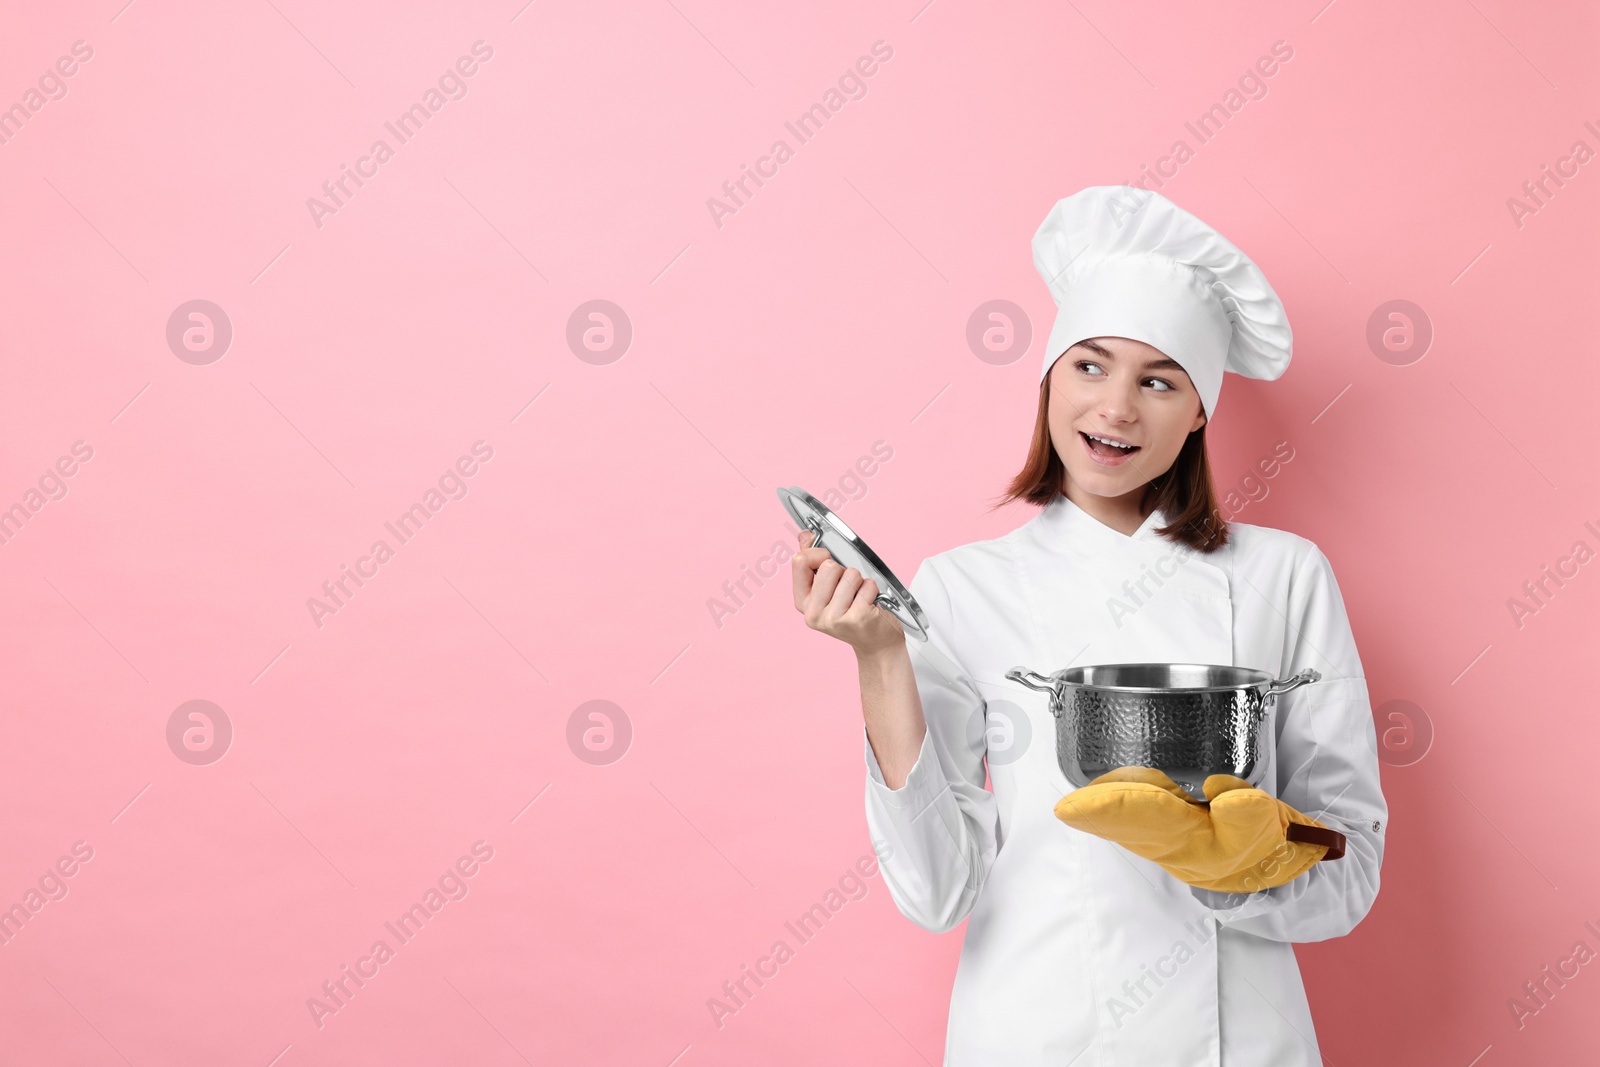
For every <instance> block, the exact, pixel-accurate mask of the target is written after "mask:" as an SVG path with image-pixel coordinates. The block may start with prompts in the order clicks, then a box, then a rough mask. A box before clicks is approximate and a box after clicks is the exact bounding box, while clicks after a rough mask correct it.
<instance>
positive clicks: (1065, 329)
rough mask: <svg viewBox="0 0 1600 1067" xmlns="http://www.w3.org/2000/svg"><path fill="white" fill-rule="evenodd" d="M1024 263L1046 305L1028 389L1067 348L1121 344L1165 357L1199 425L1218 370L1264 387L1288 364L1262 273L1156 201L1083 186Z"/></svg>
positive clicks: (1052, 216)
mask: <svg viewBox="0 0 1600 1067" xmlns="http://www.w3.org/2000/svg"><path fill="white" fill-rule="evenodd" d="M1033 264H1034V266H1035V267H1037V268H1038V270H1039V274H1040V276H1041V277H1043V278H1044V280H1045V284H1046V285H1048V286H1049V287H1050V295H1051V296H1053V297H1054V298H1055V302H1056V307H1057V309H1058V310H1057V312H1056V322H1055V326H1054V327H1053V328H1052V329H1051V330H1050V339H1049V342H1048V343H1047V344H1046V346H1045V352H1044V368H1043V370H1042V371H1041V372H1040V374H1039V380H1040V381H1043V380H1044V377H1045V375H1047V374H1049V373H1050V368H1051V367H1052V366H1054V365H1055V362H1056V360H1057V359H1059V358H1060V357H1061V354H1062V353H1063V352H1065V351H1066V350H1067V349H1068V348H1071V347H1072V346H1073V345H1075V344H1077V343H1078V342H1079V341H1082V340H1085V339H1086V338H1090V337H1129V338H1132V339H1133V340H1135V341H1143V342H1144V343H1145V344H1148V345H1151V346H1153V347H1155V348H1159V349H1160V350H1161V351H1162V352H1163V353H1165V354H1166V355H1167V356H1170V357H1171V358H1172V359H1174V360H1177V362H1178V363H1179V364H1180V365H1181V366H1182V367H1183V369H1184V370H1185V371H1186V372H1188V375H1189V378H1190V380H1191V381H1193V382H1194V386H1195V388H1196V389H1197V390H1198V391H1199V393H1200V403H1201V404H1202V406H1204V408H1205V411H1206V417H1207V418H1208V419H1209V418H1210V417H1211V415H1212V413H1213V411H1214V409H1215V408H1216V403H1217V394H1218V393H1219V392H1221V390H1222V372H1223V371H1225V370H1230V371H1233V372H1234V373H1236V374H1242V375H1244V376H1245V377H1247V378H1266V379H1273V378H1277V377H1278V376H1279V375H1281V374H1282V373H1283V371H1284V368H1286V367H1288V365H1289V355H1290V349H1291V341H1292V338H1291V335H1290V332H1289V318H1288V316H1287V315H1286V314H1285V312H1284V309H1283V302H1282V301H1280V300H1279V299H1278V294H1277V293H1275V292H1273V291H1272V286H1270V285H1268V284H1267V279H1266V276H1265V275H1263V274H1262V273H1261V270H1260V268H1259V267H1257V266H1256V265H1255V264H1254V263H1253V262H1251V261H1250V257H1249V256H1246V255H1245V254H1244V253H1243V252H1241V251H1239V250H1238V249H1237V248H1235V247H1234V246H1233V244H1232V243H1231V242H1229V241H1228V239H1227V238H1226V237H1223V236H1222V234H1220V233H1218V232H1217V231H1216V230H1214V229H1212V228H1211V227H1210V226H1207V225H1206V224H1205V223H1203V222H1201V221H1200V220H1199V219H1197V218H1195V217H1194V216H1193V215H1191V214H1189V213H1188V212H1187V211H1185V210H1183V209H1182V208H1180V207H1179V206H1178V205H1176V204H1174V203H1173V202H1172V201H1170V200H1168V199H1167V198H1166V197H1164V196H1162V195H1161V194H1160V193H1155V192H1151V191H1150V190H1148V189H1137V188H1134V187H1132V186H1127V185H1094V186H1090V187H1088V188H1086V189H1081V190H1079V191H1078V192H1076V193H1074V194H1072V195H1071V196H1069V197H1067V198H1065V199H1064V200H1058V201H1056V205H1055V206H1054V207H1053V208H1051V209H1050V213H1049V214H1048V215H1046V216H1045V218H1044V222H1043V223H1041V224H1040V226H1039V230H1038V232H1037V233H1035V234H1034V235H1033Z"/></svg>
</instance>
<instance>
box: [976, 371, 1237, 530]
mask: <svg viewBox="0 0 1600 1067" xmlns="http://www.w3.org/2000/svg"><path fill="white" fill-rule="evenodd" d="M1210 424H1211V420H1210V419H1207V420H1206V426H1209V425H1210ZM1206 426H1201V427H1200V428H1199V429H1198V430H1194V431H1192V432H1190V434H1189V438H1188V440H1186V441H1184V442H1183V448H1182V449H1181V450H1180V451H1179V452H1178V458H1177V459H1175V460H1173V461H1172V466H1171V467H1170V468H1168V469H1167V470H1166V471H1164V472H1163V473H1161V474H1159V475H1157V476H1156V477H1154V478H1152V479H1150V481H1149V483H1148V484H1146V485H1145V489H1144V496H1143V497H1142V498H1141V500H1140V504H1141V505H1142V506H1144V507H1146V508H1149V507H1151V506H1152V505H1153V506H1154V507H1157V508H1160V509H1161V512H1162V514H1164V515H1166V516H1168V517H1169V518H1171V519H1172V522H1171V523H1170V524H1169V525H1167V526H1161V527H1157V528H1156V532H1157V533H1159V534H1160V535H1161V536H1162V537H1165V538H1166V539H1167V540H1169V541H1173V542H1176V543H1179V544H1184V545H1188V546H1189V547H1190V548H1192V549H1194V550H1195V551H1197V552H1215V551H1216V550H1217V549H1219V548H1221V547H1222V546H1223V545H1225V544H1227V543H1228V521H1227V520H1226V519H1225V518H1223V516H1222V509H1221V508H1219V507H1218V506H1217V498H1216V494H1215V493H1214V492H1213V490H1212V486H1211V462H1210V460H1209V459H1208V458H1207V456H1206ZM1066 474H1067V469H1066V466H1065V465H1064V464H1063V463H1062V462H1061V457H1060V456H1058V455H1056V450H1055V447H1054V446H1053V445H1052V444H1051V441H1050V376H1049V375H1048V374H1046V375H1045V377H1044V381H1042V382H1040V383H1039V411H1038V415H1037V416H1036V417H1035V419H1034V423H1033V442H1032V444H1030V445H1029V446H1028V458H1027V460H1026V462H1024V463H1023V465H1022V470H1020V471H1018V472H1017V475H1016V477H1014V478H1012V479H1011V484H1010V485H1008V486H1006V491H1005V494H1004V495H1003V496H1002V497H1001V498H1000V500H999V501H997V502H996V503H995V504H994V505H992V506H991V508H990V510H991V511H992V510H994V508H997V507H1000V506H1001V505H1002V504H1008V503H1010V502H1011V501H1013V500H1026V501H1027V502H1028V503H1030V504H1037V505H1038V506H1040V507H1044V506H1045V505H1047V504H1049V503H1051V502H1052V501H1053V500H1055V499H1056V498H1057V497H1059V496H1062V495H1064V494H1063V493H1062V492H1061V485H1062V483H1063V482H1064V481H1065V479H1066Z"/></svg>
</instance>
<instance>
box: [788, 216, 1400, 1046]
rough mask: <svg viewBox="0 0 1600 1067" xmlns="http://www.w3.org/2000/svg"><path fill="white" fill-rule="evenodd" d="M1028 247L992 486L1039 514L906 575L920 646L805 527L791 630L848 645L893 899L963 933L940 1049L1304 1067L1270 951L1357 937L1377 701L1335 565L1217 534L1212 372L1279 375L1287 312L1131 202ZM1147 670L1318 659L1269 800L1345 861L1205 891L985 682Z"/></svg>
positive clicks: (1295, 668)
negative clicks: (1114, 819)
mask: <svg viewBox="0 0 1600 1067" xmlns="http://www.w3.org/2000/svg"><path fill="white" fill-rule="evenodd" d="M1033 247H1034V259H1035V264H1036V265H1037V266H1038V268H1039V271H1040V273H1041V275H1042V276H1043V277H1044V279H1045V281H1046V283H1047V284H1048V285H1049V286H1050V287H1051V292H1052V295H1053V296H1054V298H1055V300H1056V302H1057V304H1058V313H1057V318H1056V323H1055V326H1054V328H1053V329H1052V330H1051V334H1050V339H1049V341H1048V343H1047V347H1046V352H1045V360H1044V367H1043V371H1042V375H1041V382H1040V392H1039V408H1038V416H1037V422H1036V424H1035V427H1034V434H1033V447H1032V450H1031V452H1030V454H1029V457H1028V461H1027V464H1026V465H1025V467H1024V469H1023V471H1022V472H1021V473H1020V474H1019V475H1018V476H1017V477H1016V479H1015V480H1014V481H1013V483H1012V484H1011V486H1010V491H1009V493H1008V494H1007V497H1006V499H1025V500H1027V501H1029V502H1031V503H1034V504H1037V505H1040V506H1041V510H1040V512H1039V513H1038V514H1037V515H1036V516H1034V517H1033V518H1032V519H1030V520H1029V521H1028V522H1027V523H1025V524H1023V525H1022V526H1020V527H1018V528H1017V529H1015V530H1013V531H1012V532H1011V533H1009V534H1007V535H1005V536H1003V537H999V538H995V539H993V540H987V541H979V542H975V543H973V544H969V545H963V546H961V547H959V548H955V549H952V550H950V551H947V552H943V553H940V554H938V555H935V556H933V557H931V558H929V559H927V560H925V561H924V562H923V564H922V566H921V567H920V568H919V569H918V571H917V573H916V575H915V577H914V578H913V580H912V583H911V586H910V588H911V592H912V594H913V596H915V597H916V599H917V601H918V602H919V603H920V604H921V605H922V607H923V609H924V611H925V612H926V614H927V618H928V624H929V638H928V640H927V641H926V642H919V641H908V640H906V637H905V634H904V632H903V631H902V630H901V628H900V626H899V624H898V623H897V622H896V621H895V619H894V618H893V616H891V615H890V614H888V613H887V612H885V611H883V610H882V609H881V608H879V607H877V606H876V605H875V604H874V603H873V601H874V598H875V597H876V596H877V595H878V593H879V590H878V588H877V586H876V585H875V583H873V582H871V581H863V580H862V577H861V575H860V573H859V572H857V571H856V570H854V569H853V568H852V569H850V570H844V569H842V568H841V567H840V566H839V564H837V563H836V562H834V561H833V560H832V559H831V558H829V556H828V553H827V551H826V550H825V549H821V548H810V547H809V545H810V540H811V534H810V531H802V532H801V533H800V548H801V550H800V552H799V553H798V554H797V555H796V556H795V559H794V564H793V568H794V582H795V605H796V607H797V608H799V609H800V610H801V611H803V612H804V613H805V619H806V622H807V624H808V625H809V626H810V627H812V628H813V629H817V630H821V631H822V632H823V633H826V634H829V635H831V636H833V637H836V638H838V639H840V640H843V641H845V642H847V643H849V644H850V645H851V646H852V647H853V648H854V650H855V652H856V657H857V663H858V667H859V672H860V683H861V699H862V707H863V712H864V716H865V722H864V754H865V760H866V767H867V781H866V812H867V825H868V828H869V831H870V834H871V836H872V838H873V840H874V842H875V843H880V852H881V855H882V860H881V869H882V871H883V876H884V881H885V884H887V886H888V887H889V891H890V894H891V896H892V897H893V899H894V902H895V905H896V906H897V907H898V908H899V909H900V911H901V912H902V913H903V914H904V915H905V916H906V917H907V918H909V919H911V920H912V921H913V922H915V923H917V924H918V925H919V926H922V927H923V928H925V929H927V930H930V931H934V932H943V931H947V930H950V929H952V928H954V927H955V926H956V925H957V924H958V923H960V922H961V921H962V920H963V919H967V920H968V924H967V931H966V937H965V941H964V942H963V945H962V952H961V960H960V964H959V966H958V968H957V971H956V977H955V986H954V989H953V991H952V995H951V1003H950V1018H949V1025H948V1031H947V1034H946V1051H945V1063H946V1064H948V1065H955V1067H976V1065H980V1064H982V1065H989V1064H1006V1065H1008V1067H1025V1065H1035V1064H1038V1065H1045V1064H1051V1065H1059V1067H1066V1065H1068V1064H1080V1065H1088V1064H1096V1065H1111V1064H1117V1065H1121V1067H1148V1065H1155V1064H1181V1065H1184V1067H1190V1065H1196V1064H1214V1065H1225V1067H1244V1065H1255V1064H1271V1065H1273V1067H1284V1065H1293V1064H1306V1065H1312V1064H1318V1063H1320V1056H1319V1053H1318V1050H1317V1042H1316V1036H1315V1032H1314V1030H1313V1027H1312V1021H1311V1014H1310V1010H1309V1007H1308V1005H1307V1002H1306V996H1305V990H1304V987H1303V986H1302V984H1301V980H1300V972H1299V969H1298V966H1297V965H1296V962H1295V957H1294V952H1293V949H1292V947H1291V943H1292V942H1296V941H1319V940H1323V939H1326V938H1331V937H1339V936H1342V935H1344V934H1346V933H1349V932H1350V930H1351V929H1352V928H1353V927H1354V926H1355V925H1356V924H1357V923H1358V922H1360V921H1361V919H1362V918H1363V917H1364V916H1365V915H1366V913H1367V911H1368V909H1369V908H1370V907H1371V906H1372V902H1373V899H1374V898H1375V896H1376V894H1377V890H1378V869H1379V865H1380V863H1381V860H1382V854H1383V836H1382V835H1383V828H1384V822H1385V819H1386V817H1387V807H1386V805H1385V802H1384V799H1383V794H1382V792H1381V789H1380V787H1379V782H1378V766H1377V758H1376V753H1377V749H1376V743H1375V740H1376V739H1375V736H1374V734H1375V732H1374V729H1373V724H1372V715H1371V706H1370V704H1369V700H1368V695H1367V688H1366V681H1365V678H1364V676H1363V674H1362V668H1361V661H1360V658H1359V657H1358V655H1357V652H1356V646H1355V642H1354V640H1353V638H1352V636H1351V633H1350V626H1349V622H1348V619H1347V618H1346V615H1345V610H1344V605H1343V602H1342V599H1341V597H1340V593H1339V589H1338V586H1337V585H1336V584H1335V581H1334V576H1333V571H1332V568H1331V567H1330V566H1329V563H1328V560H1327V558H1326V557H1325V556H1324V555H1323V554H1322V552H1321V551H1320V550H1319V549H1318V548H1317V546H1316V545H1315V544H1314V543H1312V542H1311V541H1309V540H1306V539H1305V538H1303V537H1300V536H1297V535H1295V534H1292V533H1288V532H1285V531H1282V530H1274V529H1269V528H1266V527H1260V526H1253V525H1249V524H1245V523H1232V524H1230V523H1228V522H1226V521H1224V520H1223V518H1222V516H1221V514H1220V512H1219V510H1218V509H1217V507H1216V504H1215V501H1214V499H1213V495H1212V486H1211V477H1210V470H1209V466H1208V464H1207V460H1206V450H1205V427H1206V425H1207V423H1208V422H1209V420H1210V418H1211V417H1212V415H1213V413H1214V411H1215V406H1216V401H1217V396H1218V393H1219V392H1220V388H1221V383H1222V375H1223V372H1224V370H1232V371H1234V372H1236V373H1240V374H1244V375H1246V376H1249V377H1255V378H1267V379H1273V378H1277V377H1278V376H1279V375H1280V374H1281V373H1282V372H1283V369H1284V368H1285V367H1286V366H1287V364H1288V361H1289V354H1290V332H1289V327H1288V323H1287V320H1286V317H1285V315H1284V312H1283V307H1282V304H1281V303H1280V302H1279V300H1278V298H1277V296H1276V294H1275V293H1274V292H1273V291H1272V289H1271V287H1270V286H1269V285H1267V283H1266V279H1265V278H1264V277H1262V276H1261V273H1260V271H1259V270H1258V269H1257V268H1256V266H1255V264H1253V263H1252V262H1251V261H1250V260H1249V259H1248V258H1247V257H1245V256H1244V255H1243V253H1241V252H1240V251H1239V250H1238V249H1237V248H1235V247H1234V246H1233V245H1232V244H1230V243H1228V242H1227V240H1226V239H1224V238H1223V237H1222V236H1221V235H1220V234H1218V233H1217V232H1216V231H1215V230H1213V229H1211V228H1210V227H1209V226H1206V225H1205V224H1204V223H1203V222H1201V221H1200V220H1198V219H1196V218H1194V217H1193V216H1191V215H1189V214H1188V213H1186V212H1184V211H1182V210H1181V209H1179V208H1178V207H1176V206H1175V205H1173V204H1172V203H1171V202H1170V201H1168V200H1166V199H1165V198H1164V197H1161V196H1159V195H1158V194H1155V193H1152V192H1149V191H1147V190H1140V189H1132V188H1127V187H1119V186H1102V187H1092V188H1089V189H1085V190H1082V191H1081V192H1079V193H1077V194H1075V195H1074V196H1071V197H1068V198H1066V199H1064V200H1062V201H1060V202H1059V203H1057V204H1056V206H1055V207H1054V208H1053V209H1052V211H1051V212H1050V214H1049V215H1048V216H1047V217H1046V219H1045V221H1044V223H1043V225H1041V227H1040V228H1039V231H1038V233H1037V234H1036V235H1035V237H1034V241H1033ZM1141 661H1148V662H1191V663H1213V664H1231V665H1237V666H1243V667H1251V668H1258V669H1261V670H1265V671H1269V672H1271V673H1272V675H1273V676H1274V677H1278V678H1282V677H1287V676H1289V675H1291V674H1296V673H1298V672H1300V671H1302V670H1304V669H1306V668H1308V667H1312V668H1315V669H1316V670H1317V671H1319V672H1320V674H1321V679H1320V681H1318V682H1316V683H1314V684H1311V685H1306V686H1302V687H1301V688H1298V689H1295V690H1293V691H1292V692H1290V693H1287V694H1285V695H1283V696H1280V697H1278V698H1277V705H1276V706H1277V714H1276V720H1275V728H1276V732H1277V745H1276V753H1275V762H1274V763H1273V764H1272V765H1271V766H1269V768H1268V771H1267V778H1266V781H1265V783H1264V788H1265V789H1267V790H1268V791H1270V792H1271V793H1272V794H1273V795H1274V796H1276V797H1277V798H1278V800H1281V801H1283V802H1284V803H1285V804H1286V805H1287V806H1288V808H1289V809H1292V810H1294V811H1295V812H1298V813H1301V814H1303V815H1305V816H1307V817H1309V818H1310V819H1312V820H1315V822H1317V823H1318V824H1320V825H1322V826H1326V827H1328V828H1331V829H1334V830H1337V831H1339V832H1341V833H1343V834H1344V835H1345V837H1346V841H1347V847H1346V851H1345V854H1344V855H1343V856H1342V857H1340V858H1339V859H1337V861H1336V862H1329V861H1326V860H1325V861H1324V862H1318V863H1314V864H1312V865H1311V866H1310V869H1309V870H1307V871H1305V873H1303V874H1299V875H1298V876H1296V877H1294V879H1293V880H1292V881H1289V882H1287V883H1286V884H1282V885H1272V886H1271V887H1270V888H1264V889H1261V890H1259V891H1256V892H1243V893H1227V892H1216V891H1211V890H1205V889H1200V888H1196V887H1195V886H1194V885H1191V884H1186V883H1185V881H1180V880H1179V879H1178V878H1177V877H1174V876H1173V875H1172V874H1169V873H1168V868H1164V867H1163V866H1161V865H1158V864H1157V863H1155V862H1152V861H1150V860H1147V859H1144V858H1142V856H1141V855H1139V854H1136V853H1135V852H1134V851H1130V849H1129V848H1125V847H1123V845H1122V844H1120V843H1118V839H1117V837H1116V835H1115V834H1108V835H1102V836H1096V835H1095V834H1094V833H1090V832H1084V830H1082V829H1079V828H1075V827H1074V825H1072V821H1071V820H1069V819H1068V818H1067V816H1066V815H1065V814H1060V816H1059V817H1058V811H1057V809H1056V805H1057V804H1058V802H1059V801H1061V800H1062V798H1063V797H1064V796H1065V795H1068V794H1071V793H1073V786H1072V785H1071V783H1069V782H1068V781H1067V780H1066V779H1065V777H1064V776H1063V775H1062V774H1061V772H1060V769H1059V768H1058V766H1057V764H1056V760H1055V723H1054V720H1053V719H1052V717H1051V715H1050V713H1049V708H1048V698H1047V696H1046V695H1044V694H1041V693H1036V692H1034V691H1032V690H1029V689H1027V688H1025V687H1024V686H1022V685H1021V684H1019V683H1017V682H1015V681H1012V680H1010V679H1008V678H1006V676H1005V672H1006V671H1007V670H1008V669H1009V668H1012V667H1015V666H1018V665H1021V664H1027V665H1030V666H1036V667H1037V668H1040V669H1043V670H1045V671H1053V670H1058V669H1061V668H1064V667H1068V666H1072V665H1077V664H1092V663H1126V662H1141ZM986 757H987V776H988V778H989V779H990V780H991V781H992V787H993V791H992V792H991V791H990V790H989V789H986V788H985V775H986V769H985V762H986ZM1089 788H1095V787H1089ZM1175 844H1178V845H1182V844H1183V842H1181V841H1180V842H1175ZM1251 884H1260V883H1251ZM1268 884H1270V883H1268Z"/></svg>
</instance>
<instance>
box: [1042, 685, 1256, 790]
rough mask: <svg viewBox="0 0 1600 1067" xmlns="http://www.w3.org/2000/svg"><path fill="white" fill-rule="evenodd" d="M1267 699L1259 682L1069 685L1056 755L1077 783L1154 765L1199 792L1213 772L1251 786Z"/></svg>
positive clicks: (1254, 782)
mask: <svg viewBox="0 0 1600 1067" xmlns="http://www.w3.org/2000/svg"><path fill="white" fill-rule="evenodd" d="M1265 712H1266V709H1265V705H1264V702H1263V700H1262V696H1261V692H1260V691H1259V690H1258V689H1256V688H1254V687H1242V688H1240V689H1232V690H1225V691H1221V692H1217V691H1212V692H1200V693H1112V692H1106V691H1104V690H1096V689H1089V688H1082V689H1069V690H1067V692H1066V694H1065V700H1064V702H1063V706H1062V707H1061V708H1060V715H1059V719H1060V722H1059V725H1058V728H1057V730H1056V760H1057V763H1058V764H1059V765H1060V767H1061V771H1062V773H1063V774H1064V775H1066V777H1067V779H1068V780H1069V781H1071V782H1072V783H1073V784H1074V785H1080V786H1081V785H1087V784H1088V782H1089V780H1090V779H1092V778H1094V777H1096V776H1097V775H1100V774H1104V773H1105V772H1106V771H1109V770H1112V769H1114V768H1117V767H1155V768H1158V769H1160V770H1162V771H1165V772H1166V773H1167V774H1168V775H1169V776H1170V777H1171V778H1173V779H1174V780H1176V781H1177V782H1179V783H1180V784H1182V785H1184V786H1185V787H1186V788H1188V789H1189V791H1190V792H1191V793H1197V792H1198V786H1199V783H1200V782H1203V781H1204V780H1205V777H1206V776H1207V775H1210V774H1232V775H1235V776H1237V777H1239V778H1243V779H1244V780H1245V781H1247V782H1250V783H1251V784H1252V785H1255V784H1258V782H1257V779H1258V778H1259V776H1260V774H1261V773H1262V771H1263V770H1264V761H1263V760H1262V759H1261V742H1262V737H1261V734H1262V731H1261V725H1262V721H1263V719H1264V717H1265Z"/></svg>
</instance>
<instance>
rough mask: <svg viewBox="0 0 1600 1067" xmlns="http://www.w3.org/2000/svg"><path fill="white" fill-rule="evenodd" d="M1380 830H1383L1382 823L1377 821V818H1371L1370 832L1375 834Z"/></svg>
mask: <svg viewBox="0 0 1600 1067" xmlns="http://www.w3.org/2000/svg"><path fill="white" fill-rule="evenodd" d="M1382 830H1383V824H1381V823H1380V822H1378V820H1377V819H1373V820H1372V832H1373V833H1375V834H1376V833H1380V832H1382Z"/></svg>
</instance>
